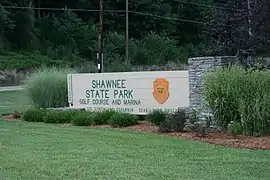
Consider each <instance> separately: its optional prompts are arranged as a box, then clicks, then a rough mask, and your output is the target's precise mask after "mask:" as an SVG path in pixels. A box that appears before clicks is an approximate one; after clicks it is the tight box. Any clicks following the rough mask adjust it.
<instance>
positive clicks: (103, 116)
mask: <svg viewBox="0 0 270 180" xmlns="http://www.w3.org/2000/svg"><path fill="white" fill-rule="evenodd" d="M115 113H116V112H115V111H113V110H105V111H101V112H96V113H94V114H93V123H94V125H104V124H108V122H109V120H110V119H111V117H112V116H113V115H114V114H115Z"/></svg>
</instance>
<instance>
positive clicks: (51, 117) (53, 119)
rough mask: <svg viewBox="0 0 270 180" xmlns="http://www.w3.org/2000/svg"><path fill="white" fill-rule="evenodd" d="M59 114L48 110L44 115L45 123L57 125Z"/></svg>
mask: <svg viewBox="0 0 270 180" xmlns="http://www.w3.org/2000/svg"><path fill="white" fill-rule="evenodd" d="M60 114H61V113H60V112H58V111H53V110H49V111H47V112H46V113H45V115H44V122H45V123H58V120H59V118H60V117H61V115H60Z"/></svg>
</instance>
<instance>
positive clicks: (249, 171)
mask: <svg viewBox="0 0 270 180" xmlns="http://www.w3.org/2000/svg"><path fill="white" fill-rule="evenodd" d="M0 151H1V153H0V179H3V180H18V179H22V180H31V179H54V180H57V179H59V180H60V179H65V180H67V179H72V180H73V179H78V180H89V179H91V180H92V179H93V180H94V179H111V180H115V179H128V180H133V179H134V180H135V179H140V180H141V179H146V180H161V179H162V180H163V179H164V180H181V179H183V180H189V179H193V180H196V179H198V180H203V179H205V180H209V179H219V180H221V179H228V180H234V179H235V180H244V179H245V180H257V179H258V180H259V179H265V180H266V179H269V177H270V151H251V150H238V149H232V148H225V147H221V146H215V145H208V144H204V143H201V142H192V141H186V140H180V139H176V138H172V137H167V136H160V135H154V134H143V133H136V132H132V131H117V130H110V129H90V128H81V127H73V126H62V125H50V124H43V123H26V122H14V121H13V122H12V121H4V120H0Z"/></svg>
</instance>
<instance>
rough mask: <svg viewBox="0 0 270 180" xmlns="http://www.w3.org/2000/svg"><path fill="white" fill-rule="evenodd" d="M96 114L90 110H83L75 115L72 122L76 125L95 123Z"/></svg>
mask: <svg viewBox="0 0 270 180" xmlns="http://www.w3.org/2000/svg"><path fill="white" fill-rule="evenodd" d="M94 116H95V114H94V113H92V112H88V111H81V112H79V113H77V114H76V115H74V116H73V118H72V120H71V123H72V124H73V125H74V126H90V125H92V124H93V123H94Z"/></svg>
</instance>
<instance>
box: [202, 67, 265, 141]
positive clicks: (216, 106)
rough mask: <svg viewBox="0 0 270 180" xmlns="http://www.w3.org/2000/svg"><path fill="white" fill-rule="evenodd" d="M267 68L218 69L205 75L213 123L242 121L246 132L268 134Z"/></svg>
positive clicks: (225, 125)
mask: <svg viewBox="0 0 270 180" xmlns="http://www.w3.org/2000/svg"><path fill="white" fill-rule="evenodd" d="M269 89H270V71H252V70H248V71H245V70H244V69H242V68H238V67H233V68H230V69H217V70H215V71H213V72H209V73H208V74H206V76H205V77H204V96H205V99H206V102H207V105H208V106H209V107H210V108H211V109H212V110H213V113H214V120H215V121H216V124H217V125H219V126H220V127H222V128H223V129H224V130H227V127H228V124H229V123H230V121H233V122H238V123H241V125H242V127H243V131H244V133H245V134H249V135H260V136H265V135H270V106H269V104H270V91H269Z"/></svg>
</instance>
